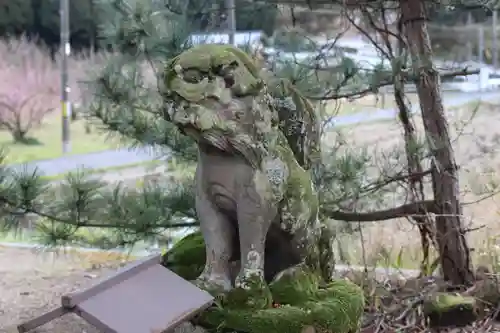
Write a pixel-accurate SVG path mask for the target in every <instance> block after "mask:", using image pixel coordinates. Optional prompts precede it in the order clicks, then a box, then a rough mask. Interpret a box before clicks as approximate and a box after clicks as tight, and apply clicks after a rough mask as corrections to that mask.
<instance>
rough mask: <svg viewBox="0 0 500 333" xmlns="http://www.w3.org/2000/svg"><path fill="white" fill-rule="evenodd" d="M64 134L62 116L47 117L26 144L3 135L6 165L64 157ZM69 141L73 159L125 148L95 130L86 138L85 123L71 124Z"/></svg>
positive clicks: (50, 115)
mask: <svg viewBox="0 0 500 333" xmlns="http://www.w3.org/2000/svg"><path fill="white" fill-rule="evenodd" d="M61 133H62V122H61V117H60V113H59V112H53V113H51V114H49V115H47V117H46V118H45V119H44V122H43V124H42V125H41V126H40V127H38V128H35V129H33V130H32V131H30V132H29V133H28V137H29V138H30V140H29V142H28V143H25V144H21V143H13V141H12V136H11V135H10V133H9V132H7V131H0V146H4V147H5V149H6V150H7V158H6V162H5V163H7V164H9V163H24V162H30V161H37V160H45V159H51V158H57V157H61V156H62V144H61V138H62V134H61ZM70 139H71V153H70V155H76V154H87V153H93V152H98V151H104V150H109V149H116V148H120V147H121V146H123V145H120V143H119V141H118V140H109V139H108V138H107V137H106V135H104V134H102V133H97V130H96V129H95V128H92V132H91V133H90V134H87V133H86V132H85V121H84V120H78V121H75V122H72V123H71V129H70Z"/></svg>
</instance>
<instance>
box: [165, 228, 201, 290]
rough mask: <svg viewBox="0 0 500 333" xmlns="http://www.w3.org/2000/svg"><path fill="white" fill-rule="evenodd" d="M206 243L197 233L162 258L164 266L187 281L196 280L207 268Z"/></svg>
mask: <svg viewBox="0 0 500 333" xmlns="http://www.w3.org/2000/svg"><path fill="white" fill-rule="evenodd" d="M205 259H206V255H205V242H204V240H203V235H202V234H201V232H199V231H197V232H194V233H192V234H189V235H187V236H186V237H184V238H182V239H181V240H179V241H178V242H177V243H176V244H175V245H174V246H173V247H172V248H171V249H170V250H169V251H168V252H167V253H166V254H165V255H164V256H163V258H162V264H163V266H165V267H167V268H168V269H170V270H171V271H173V272H174V273H176V274H177V275H179V276H181V277H183V278H184V279H186V280H194V279H196V278H197V277H198V276H199V275H200V274H201V272H202V271H203V267H204V266H205Z"/></svg>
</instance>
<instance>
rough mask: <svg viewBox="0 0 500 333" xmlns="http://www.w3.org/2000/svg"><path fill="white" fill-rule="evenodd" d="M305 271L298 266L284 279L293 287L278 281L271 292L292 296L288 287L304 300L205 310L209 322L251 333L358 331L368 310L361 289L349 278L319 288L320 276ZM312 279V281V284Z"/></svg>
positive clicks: (206, 319)
mask: <svg viewBox="0 0 500 333" xmlns="http://www.w3.org/2000/svg"><path fill="white" fill-rule="evenodd" d="M303 273H304V271H303V270H301V269H298V270H296V271H295V274H296V275H294V274H292V273H291V274H289V275H286V276H287V277H286V279H285V278H284V277H283V279H281V280H280V283H283V284H286V281H288V282H290V285H289V286H286V285H280V284H279V283H275V284H274V288H273V287H271V292H273V291H274V292H277V295H275V294H274V293H273V298H274V301H275V302H276V301H277V299H279V298H280V297H281V298H282V299H284V300H286V299H288V298H289V297H287V296H286V295H285V294H284V293H283V292H284V291H285V290H286V291H287V292H288V293H290V295H300V297H301V301H298V300H296V299H294V300H291V302H292V303H293V304H286V303H284V304H283V303H281V304H279V305H278V306H277V307H274V308H271V307H270V308H266V309H261V310H246V309H235V308H231V307H228V306H222V307H217V308H213V309H211V310H209V311H208V312H206V313H205V315H204V318H205V323H210V326H212V327H219V328H220V327H224V328H227V329H229V330H236V331H239V332H247V333H267V332H287V333H301V332H302V331H303V330H304V329H305V328H307V327H313V328H314V329H315V330H316V332H324V333H353V332H357V331H358V329H359V325H360V319H361V315H362V314H363V309H364V298H363V293H362V291H361V289H360V288H359V287H358V286H356V285H354V284H353V283H351V282H349V281H345V280H336V281H334V282H332V283H330V284H329V285H328V286H327V287H326V288H325V289H317V284H316V281H317V279H316V277H313V278H311V277H306V275H305V274H303ZM292 276H297V277H298V278H299V279H300V280H301V281H302V282H303V283H295V281H293V280H292V279H290V277H292ZM308 281H309V282H311V284H312V285H310V286H309V287H307V282H308ZM277 286H279V288H277ZM313 291H314V292H313ZM306 295H308V297H306Z"/></svg>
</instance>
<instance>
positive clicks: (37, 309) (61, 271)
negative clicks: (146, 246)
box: [0, 246, 119, 333]
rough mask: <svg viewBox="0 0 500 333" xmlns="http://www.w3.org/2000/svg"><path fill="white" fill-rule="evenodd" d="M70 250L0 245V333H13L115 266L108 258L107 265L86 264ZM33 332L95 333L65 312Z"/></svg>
mask: <svg viewBox="0 0 500 333" xmlns="http://www.w3.org/2000/svg"><path fill="white" fill-rule="evenodd" d="M86 262H88V261H87V260H86V258H84V257H82V256H81V255H76V254H74V253H73V254H71V253H58V254H55V253H53V252H52V253H51V252H36V251H33V250H31V249H21V248H11V247H2V246H0V333H10V332H17V329H16V326H17V325H18V324H19V323H20V322H23V321H26V320H29V319H30V318H33V317H35V316H38V315H40V314H42V313H44V312H46V311H49V310H51V309H53V308H55V307H57V306H58V305H59V304H60V297H61V296H62V295H63V294H66V293H68V292H72V291H76V290H78V289H81V288H84V287H87V286H89V285H92V284H93V283H94V282H95V281H96V278H98V277H102V276H105V275H107V274H110V273H112V272H113V271H114V270H115V269H116V267H118V266H119V261H118V260H116V258H110V261H109V265H108V266H107V267H102V266H101V267H98V266H100V265H93V266H92V265H90V266H89V265H88V264H86ZM34 332H36V333H49V332H50V333H98V332H97V330H95V329H94V328H93V327H91V326H90V325H88V324H86V323H85V322H84V321H83V320H81V319H80V318H78V317H77V316H76V315H72V314H68V315H65V316H64V317H62V318H60V319H57V320H54V321H53V322H51V323H49V324H47V325H44V326H42V327H40V328H39V329H37V330H36V331H34Z"/></svg>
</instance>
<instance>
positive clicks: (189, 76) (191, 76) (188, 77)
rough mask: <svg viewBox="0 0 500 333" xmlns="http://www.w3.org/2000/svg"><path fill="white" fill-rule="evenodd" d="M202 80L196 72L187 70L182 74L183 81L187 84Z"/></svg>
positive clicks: (201, 76) (200, 75) (200, 74)
mask: <svg viewBox="0 0 500 333" xmlns="http://www.w3.org/2000/svg"><path fill="white" fill-rule="evenodd" d="M201 80H203V75H202V73H200V72H199V71H197V70H192V69H191V70H187V71H185V72H184V81H187V82H189V83H200V82H201Z"/></svg>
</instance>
